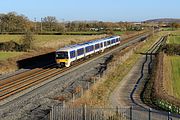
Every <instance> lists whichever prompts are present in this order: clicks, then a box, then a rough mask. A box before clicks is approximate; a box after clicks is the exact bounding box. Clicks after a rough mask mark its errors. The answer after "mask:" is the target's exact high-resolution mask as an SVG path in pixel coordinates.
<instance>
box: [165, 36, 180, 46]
mask: <svg viewBox="0 0 180 120" xmlns="http://www.w3.org/2000/svg"><path fill="white" fill-rule="evenodd" d="M167 43H168V44H180V36H170V37H169V38H168V40H167Z"/></svg>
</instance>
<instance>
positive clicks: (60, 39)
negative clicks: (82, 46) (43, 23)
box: [0, 35, 104, 48]
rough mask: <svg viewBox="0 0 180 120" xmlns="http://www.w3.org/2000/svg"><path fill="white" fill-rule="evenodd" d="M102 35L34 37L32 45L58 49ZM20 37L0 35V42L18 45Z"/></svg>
mask: <svg viewBox="0 0 180 120" xmlns="http://www.w3.org/2000/svg"><path fill="white" fill-rule="evenodd" d="M103 36H104V35H34V38H35V40H34V45H35V46H36V47H53V48H58V47H59V46H63V45H66V44H70V43H78V42H83V41H87V40H91V39H97V38H100V37H103ZM21 37H22V35H0V42H7V41H10V40H13V41H15V42H17V43H20V39H21Z"/></svg>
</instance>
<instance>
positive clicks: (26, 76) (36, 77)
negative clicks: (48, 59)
mask: <svg viewBox="0 0 180 120" xmlns="http://www.w3.org/2000/svg"><path fill="white" fill-rule="evenodd" d="M147 34H149V33H143V34H140V35H136V36H134V37H130V38H127V39H126V40H125V41H126V42H124V43H123V44H121V46H123V45H124V47H127V46H129V45H131V44H133V43H135V42H138V41H140V40H138V41H135V40H136V39H137V38H140V37H141V36H145V35H147ZM132 40H134V41H132ZM117 48H118V46H117ZM113 49H116V48H111V49H109V51H111V52H112V51H113ZM101 54H106V51H105V52H104V53H101ZM101 54H100V55H101ZM100 55H99V54H95V55H94V56H93V57H91V58H90V59H86V60H83V61H79V62H76V63H75V64H74V65H72V66H70V67H69V68H57V67H56V65H55V64H52V65H48V66H45V67H44V68H36V69H33V70H30V71H26V72H23V73H21V74H18V75H15V76H11V77H8V78H6V79H3V80H1V81H0V101H1V100H4V99H6V98H8V97H10V96H12V95H15V94H17V93H19V92H21V91H23V90H26V89H28V88H31V87H33V86H35V85H37V84H40V83H42V82H44V81H47V80H48V79H50V78H53V77H54V76H57V75H59V74H62V73H64V72H65V71H68V70H70V69H72V68H74V67H76V66H79V65H80V64H83V63H85V62H87V61H89V60H92V59H94V58H96V57H98V56H100Z"/></svg>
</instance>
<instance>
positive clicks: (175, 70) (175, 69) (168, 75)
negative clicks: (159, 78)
mask: <svg viewBox="0 0 180 120" xmlns="http://www.w3.org/2000/svg"><path fill="white" fill-rule="evenodd" d="M163 69H164V73H163V74H164V80H165V82H164V85H165V89H166V90H167V92H168V94H169V95H172V96H175V97H177V98H180V87H179V86H180V56H167V55H165V58H164V68H163Z"/></svg>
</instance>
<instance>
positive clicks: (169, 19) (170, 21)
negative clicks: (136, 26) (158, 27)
mask: <svg viewBox="0 0 180 120" xmlns="http://www.w3.org/2000/svg"><path fill="white" fill-rule="evenodd" d="M144 22H156V23H157V22H163V23H172V22H178V23H180V19H174V18H161V19H152V20H146V21H144Z"/></svg>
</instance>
